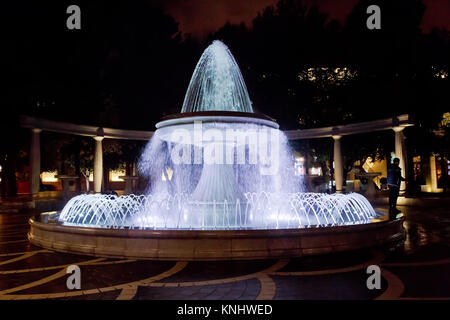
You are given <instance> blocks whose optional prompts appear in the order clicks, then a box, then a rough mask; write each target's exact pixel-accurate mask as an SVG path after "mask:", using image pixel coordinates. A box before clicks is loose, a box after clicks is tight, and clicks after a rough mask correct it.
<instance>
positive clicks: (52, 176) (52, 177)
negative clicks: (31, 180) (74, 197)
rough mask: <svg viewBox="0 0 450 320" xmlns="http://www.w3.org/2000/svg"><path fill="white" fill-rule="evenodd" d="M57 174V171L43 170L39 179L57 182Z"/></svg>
mask: <svg viewBox="0 0 450 320" xmlns="http://www.w3.org/2000/svg"><path fill="white" fill-rule="evenodd" d="M57 175H58V172H57V171H44V172H42V173H41V180H42V182H57V181H58V178H56V176H57Z"/></svg>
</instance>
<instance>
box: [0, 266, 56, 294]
mask: <svg viewBox="0 0 450 320" xmlns="http://www.w3.org/2000/svg"><path fill="white" fill-rule="evenodd" d="M55 272H56V271H55V270H53V271H52V270H50V271H39V272H30V273H27V274H20V273H17V274H0V291H2V290H6V289H10V288H14V287H17V286H21V285H24V284H27V283H30V282H33V281H37V280H39V279H42V278H45V277H47V276H49V275H51V274H53V273H55Z"/></svg>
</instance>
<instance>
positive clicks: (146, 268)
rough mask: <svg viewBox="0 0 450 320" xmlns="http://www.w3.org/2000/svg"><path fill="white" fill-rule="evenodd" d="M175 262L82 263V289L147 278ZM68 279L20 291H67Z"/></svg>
mask: <svg viewBox="0 0 450 320" xmlns="http://www.w3.org/2000/svg"><path fill="white" fill-rule="evenodd" d="M88 259H94V257H87V258H86V257H85V260H88ZM174 264H175V262H172V261H136V262H131V263H125V264H118V265H114V264H110V265H98V266H94V265H80V269H81V289H82V290H89V289H94V288H103V287H109V286H111V285H120V284H124V283H128V282H132V281H138V280H142V279H146V278H149V277H152V276H154V275H157V274H160V273H162V272H164V271H167V270H168V269H170V268H171V267H172V266H173V265H174ZM57 271H58V270H54V271H53V272H57ZM66 281H67V277H62V278H60V279H56V280H53V281H51V282H49V283H46V284H42V285H40V286H38V287H34V288H30V289H27V290H23V291H21V292H20V293H21V294H25V293H27V294H32V293H39V292H65V291H67V285H66Z"/></svg>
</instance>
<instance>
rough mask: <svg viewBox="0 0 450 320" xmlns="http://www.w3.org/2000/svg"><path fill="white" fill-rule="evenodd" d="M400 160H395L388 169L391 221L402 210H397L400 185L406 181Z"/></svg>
mask: <svg viewBox="0 0 450 320" xmlns="http://www.w3.org/2000/svg"><path fill="white" fill-rule="evenodd" d="M399 164H400V159H399V158H395V159H394V161H393V163H392V165H391V166H390V167H389V169H388V186H389V219H391V220H393V219H395V217H396V215H397V213H399V212H400V210H398V209H397V198H398V194H399V191H400V183H401V182H402V181H406V180H405V178H403V177H402V169H401V168H400V167H399Z"/></svg>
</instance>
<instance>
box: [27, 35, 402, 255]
mask: <svg viewBox="0 0 450 320" xmlns="http://www.w3.org/2000/svg"><path fill="white" fill-rule="evenodd" d="M156 128H157V130H156V132H155V133H154V135H153V137H152V138H151V140H150V141H149V142H148V144H147V146H146V148H145V150H144V152H143V154H142V156H141V159H140V162H139V169H140V173H141V175H142V176H146V177H147V178H148V179H149V181H150V184H149V186H148V189H147V191H146V193H145V194H143V195H127V196H121V197H117V196H112V195H102V194H84V195H79V196H76V197H74V198H72V199H71V200H70V201H69V202H68V203H67V204H66V205H65V207H64V208H63V210H62V211H61V212H60V213H58V216H57V222H56V223H55V225H53V226H52V228H53V229H54V230H52V237H53V238H52V239H51V240H49V239H48V237H47V236H48V234H47V233H48V232H47V233H46V232H43V231H42V229H41V228H39V227H40V225H39V224H40V222H38V221H34V220H32V221H31V224H32V232H30V240H31V241H32V242H34V243H36V244H39V245H41V246H44V247H51V248H53V249H57V250H63V251H76V252H84V253H92V254H96V255H111V256H133V257H136V256H138V257H144V258H152V259H178V258H184V259H236V258H238V259H249V258H261V257H279V256H286V255H289V256H292V255H303V254H309V253H323V252H327V251H339V250H345V249H349V248H357V247H361V246H366V245H369V244H372V245H373V244H376V243H380V242H383V241H386V238H389V239H391V240H392V234H394V235H395V237H397V238H398V237H399V234H400V231H399V226H398V223H396V224H395V223H387V225H388V226H389V227H388V228H383V227H382V225H380V223H379V222H378V223H373V221H374V219H376V218H378V217H379V214H378V213H377V212H376V211H375V210H374V209H373V208H372V206H371V205H370V203H369V202H368V201H367V199H366V198H364V197H363V196H362V195H360V194H357V193H352V194H345V195H344V194H331V195H329V194H315V193H307V192H304V188H303V181H302V180H301V179H299V177H298V176H294V175H293V171H294V170H293V155H292V151H291V150H290V147H289V144H288V141H287V138H286V136H285V135H284V134H283V133H282V132H281V131H280V130H279V126H278V124H277V123H276V122H275V120H273V119H271V118H270V117H268V116H266V115H263V114H258V113H254V112H253V108H252V104H251V101H250V98H249V95H248V92H247V88H246V86H245V82H244V80H243V77H242V74H241V72H240V70H239V67H238V65H237V63H236V61H235V59H234V57H233V55H232V54H231V52H230V51H229V49H228V48H227V46H226V45H225V44H223V43H222V42H220V41H214V42H213V43H212V44H211V45H210V46H209V47H208V48H207V49H206V50H205V51H204V53H203V55H202V56H201V58H200V60H199V62H198V64H197V66H196V68H195V71H194V73H193V76H192V78H191V81H190V83H189V87H188V90H187V93H186V96H185V99H184V103H183V107H182V110H181V113H179V114H176V115H171V116H168V117H165V118H163V119H162V121H161V122H159V123H157V124H156ZM46 227H47V230H48V226H46ZM44 229H45V228H44ZM55 230H57V231H55ZM89 230H95V231H93V232H90V231H89ZM365 232H368V233H369V234H370V233H371V232H372V233H373V234H374V235H372V239H369V240H370V241H366V240H367V238H364V239H366V240H364V241H365V242H364V241H361V239H360V238H359V236H360V235H361V234H363V233H365ZM67 234H70V235H73V234H75V235H76V236H69V237H68V236H67ZM93 234H95V235H96V238H95V239H93V240H91V241H93V242H92V244H91V245H90V246H86V235H90V236H91V237H92V235H93ZM355 234H356V235H357V236H355ZM324 235H326V236H325V238H324ZM46 237H47V238H46ZM61 237H62V238H61ZM80 237H81V238H80ZM305 237H307V238H308V239H316V238H317V239H318V240H315V241H312V244H308V245H307V244H304V243H303V242H305V240H304V239H307V238H305ZM56 238H58V239H60V240H58V241H56V240H57V239H56ZM69 238H70V239H72V240H74V242H75V244H74V243H69V242H68V241H67V239H69ZM99 239H103V242H102V245H99V241H100V240H99ZM118 239H119V240H118ZM120 239H122V240H123V241H121V240H120ZM183 239H184V240H189V241H187V242H186V241H184V240H183ZM324 239H325V241H324ZM355 239H357V241H355ZM77 241H78V242H79V241H82V242H83V241H84V242H83V245H81V244H79V245H77V244H76V242H77ZM117 241H119V242H117ZM130 241H131V242H133V241H134V243H135V246H136V248H134V247H133V246H132V245H130ZM336 241H337V242H336ZM88 242H89V241H88ZM124 243H125V244H124ZM318 243H326V244H327V245H321V246H319V247H317V244H318ZM124 246H125V247H126V248H125V247H124ZM133 249H136V250H133ZM118 250H119V251H118Z"/></svg>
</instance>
